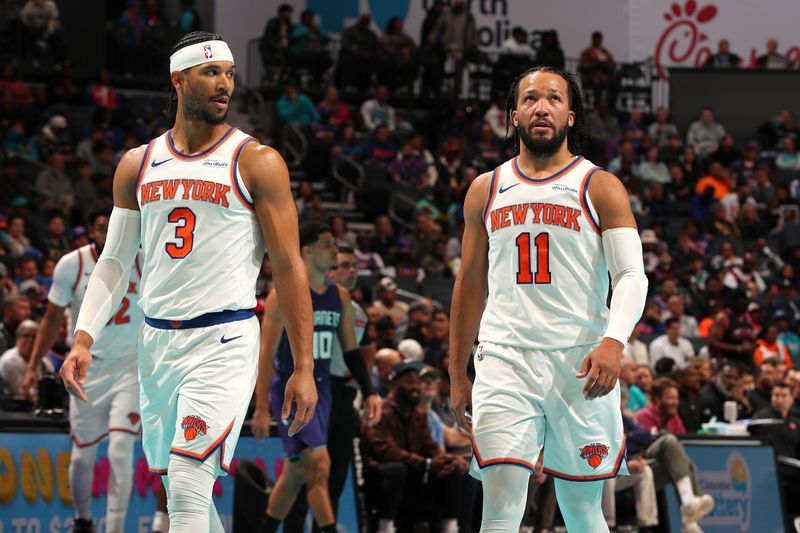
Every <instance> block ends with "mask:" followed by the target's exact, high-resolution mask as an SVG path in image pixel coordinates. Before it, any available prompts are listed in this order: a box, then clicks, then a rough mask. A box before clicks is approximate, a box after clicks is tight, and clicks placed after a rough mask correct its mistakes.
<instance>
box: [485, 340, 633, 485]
mask: <svg viewBox="0 0 800 533" xmlns="http://www.w3.org/2000/svg"><path fill="white" fill-rule="evenodd" d="M595 346H596V345H591V346H578V347H574V348H569V349H565V350H526V349H523V348H517V347H513V346H504V345H498V344H492V343H487V342H483V343H481V344H480V346H478V351H477V353H476V356H475V373H476V376H475V383H474V385H473V388H472V411H473V412H472V417H473V420H472V425H473V450H474V455H473V461H472V469H471V473H472V475H473V476H474V477H476V478H478V479H480V472H481V470H483V469H485V468H489V467H491V466H495V465H500V464H512V465H516V466H521V467H523V468H527V469H529V470H531V471H533V467H534V465H535V464H536V461H537V460H538V458H539V453H540V452H541V450H542V447H544V471H545V473H547V474H549V475H552V476H554V477H557V478H561V479H566V480H570V481H594V480H600V479H607V478H612V477H616V476H617V474H623V475H627V473H628V470H627V467H626V465H625V464H623V463H624V458H625V433H624V431H623V427H622V414H621V411H620V393H619V385H617V387H615V389H614V390H613V391H612V392H611V393H609V394H607V395H605V396H603V397H601V398H596V399H593V400H587V399H586V398H584V396H583V386H584V384H585V381H586V380H585V379H577V378H576V377H575V376H576V375H577V374H578V372H579V371H580V367H581V364H582V362H583V359H584V357H586V355H588V354H589V352H591V350H592V349H594V348H595Z"/></svg>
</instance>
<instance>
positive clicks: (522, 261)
mask: <svg viewBox="0 0 800 533" xmlns="http://www.w3.org/2000/svg"><path fill="white" fill-rule="evenodd" d="M533 244H534V246H536V251H535V255H536V274H535V275H534V274H533V272H532V271H531V234H530V233H527V232H525V233H520V234H519V235H517V255H518V256H519V263H518V268H517V284H518V285H528V284H530V283H536V284H537V285H539V284H547V283H550V281H551V280H550V234H549V233H547V232H542V233H540V234H538V235H537V236H536V237H534V239H533Z"/></svg>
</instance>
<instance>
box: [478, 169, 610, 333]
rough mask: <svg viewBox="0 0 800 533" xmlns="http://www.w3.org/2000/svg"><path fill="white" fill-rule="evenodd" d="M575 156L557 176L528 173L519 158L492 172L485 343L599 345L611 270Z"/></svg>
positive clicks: (586, 177)
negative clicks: (533, 176) (530, 175)
mask: <svg viewBox="0 0 800 533" xmlns="http://www.w3.org/2000/svg"><path fill="white" fill-rule="evenodd" d="M597 170H599V167H596V166H595V165H594V164H593V163H591V162H590V161H587V160H586V159H584V158H583V157H580V156H578V157H576V158H575V159H574V160H572V161H571V162H570V163H569V164H568V165H567V166H566V167H564V168H563V169H562V170H560V171H559V172H557V173H555V174H553V175H552V176H549V177H546V178H541V179H534V178H529V177H528V176H525V175H524V174H523V173H522V171H521V169H520V167H519V165H518V163H517V158H514V159H511V160H509V161H506V162H505V163H503V164H502V165H501V166H499V167H497V168H496V169H495V171H494V173H493V174H492V180H491V190H490V194H489V199H488V201H487V205H486V208H485V210H484V221H485V224H486V231H487V233H488V234H489V298H488V300H487V303H486V310H485V311H484V313H483V318H482V319H481V327H480V335H479V339H480V340H481V341H488V342H493V343H497V344H507V345H512V346H518V347H523V348H529V349H560V348H569V347H573V346H580V345H585V344H592V343H596V342H599V341H600V340H601V338H602V336H603V334H604V333H605V330H606V323H607V320H608V307H607V306H606V298H607V296H608V268H607V266H606V261H605V256H604V255H603V245H602V239H601V236H600V227H599V220H598V217H597V214H596V213H595V211H594V208H593V207H592V203H591V200H590V199H589V193H588V187H589V181H590V180H591V178H592V175H593V174H594V173H595V171H597Z"/></svg>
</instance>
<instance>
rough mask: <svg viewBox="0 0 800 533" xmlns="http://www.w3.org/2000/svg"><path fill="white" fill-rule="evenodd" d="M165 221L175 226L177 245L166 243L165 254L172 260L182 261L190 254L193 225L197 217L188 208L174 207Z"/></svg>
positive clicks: (192, 242) (192, 243) (192, 244)
mask: <svg viewBox="0 0 800 533" xmlns="http://www.w3.org/2000/svg"><path fill="white" fill-rule="evenodd" d="M167 221H169V223H170V224H177V226H176V227H175V238H176V239H178V242H177V243H174V242H168V243H167V245H166V246H165V249H166V251H167V254H169V256H170V257H171V258H173V259H183V258H185V257H186V256H187V255H189V254H190V253H191V252H192V248H193V247H194V225H195V223H196V222H197V216H195V214H194V211H192V210H191V209H189V208H188V207H176V208H175V209H173V210H172V211H170V213H169V216H168V217H167Z"/></svg>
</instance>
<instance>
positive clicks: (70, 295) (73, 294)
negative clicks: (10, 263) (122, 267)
mask: <svg viewBox="0 0 800 533" xmlns="http://www.w3.org/2000/svg"><path fill="white" fill-rule="evenodd" d="M109 216H111V209H110V208H107V209H99V210H96V211H93V212H92V213H91V214H90V216H89V236H90V237H91V239H92V241H93V243H92V244H88V245H86V246H83V247H81V248H78V249H77V250H73V251H72V252H70V253H68V254H67V255H65V256H64V257H62V258H61V259H59V261H58V263H56V268H55V271H54V273H53V285H52V286H51V288H50V292H49V293H48V295H47V299H48V303H47V310H46V311H45V315H44V319H43V320H42V323H41V326H40V327H39V331H38V332H37V334H36V340H35V341H34V345H33V356H32V357H31V359H30V361H29V362H28V369H27V370H26V372H25V381H24V388H25V389H26V391H28V392H29V393H30V391H32V390H33V389H35V388H36V385H37V381H38V378H39V376H38V375H37V372H36V369H37V368H39V362H40V361H41V360H42V358H43V357H44V356H45V355H47V352H48V351H49V350H50V348H52V346H53V343H54V342H55V341H56V338H57V337H58V334H59V331H60V330H61V324H62V323H63V321H64V318H65V312H66V309H67V308H68V307H69V308H70V310H71V317H72V324H70V331H72V332H74V331H75V321H76V320H77V318H78V310H79V309H80V308H81V304H82V302H83V297H84V294H85V293H86V287H87V285H88V284H89V277H90V276H91V274H92V271H93V270H94V268H95V266H96V264H97V258H98V256H99V255H100V254H101V253H102V251H103V247H104V245H105V243H106V233H107V231H108V219H109ZM141 260H142V258H141V254H139V256H137V258H136V259H135V260H134V265H133V267H132V268H130V275H129V276H127V277H125V279H126V280H127V286H126V287H125V288H124V292H125V294H124V296H123V298H122V303H121V304H120V305H119V308H118V309H117V312H116V313H114V315H113V316H112V318H111V320H109V321H108V324H107V325H106V326H105V327H104V328H103V329H102V331H101V332H100V333H99V335H98V336H97V338H96V340H95V342H94V345H93V346H92V355H93V356H94V361H93V363H92V367H91V369H90V370H89V373H88V376H87V382H86V388H85V390H86V394H87V395H88V396H89V397H91V399H92V401H91V402H90V403H85V402H81V401H78V400H76V399H75V398H74V397H70V408H69V421H70V435H71V437H72V457H71V462H70V465H69V486H70V491H71V493H72V501H73V505H74V506H75V526H74V531H76V532H79V533H83V532H91V531H93V522H92V509H91V503H92V479H93V476H94V465H95V460H96V457H97V445H98V443H99V442H100V441H102V440H103V439H104V438H106V437H108V460H109V463H110V466H111V469H110V475H109V480H108V502H107V506H106V526H105V531H108V532H109V533H112V532H113V533H119V532H121V531H123V530H124V524H125V514H126V512H127V509H128V501H129V500H130V495H131V489H132V486H133V445H134V442H135V441H136V439H137V437H138V435H139V434H140V433H141V424H140V419H141V415H140V414H139V382H138V379H137V375H136V369H137V361H138V356H137V348H138V338H139V331H140V330H141V328H142V323H143V322H144V315H143V314H142V310H141V309H140V308H139V306H138V305H137V303H136V302H137V300H138V294H139V282H140V279H141V266H142V265H141ZM123 277H124V276H123Z"/></svg>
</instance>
